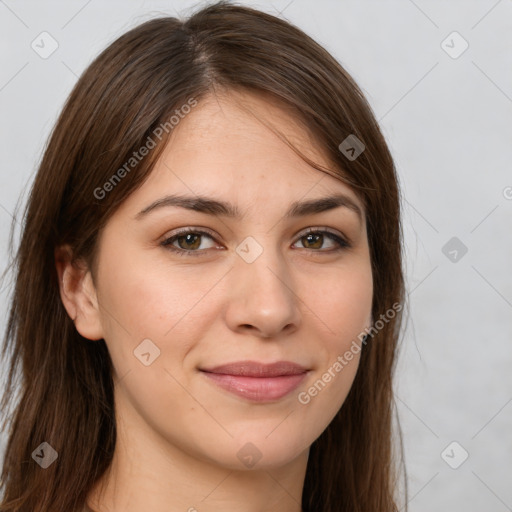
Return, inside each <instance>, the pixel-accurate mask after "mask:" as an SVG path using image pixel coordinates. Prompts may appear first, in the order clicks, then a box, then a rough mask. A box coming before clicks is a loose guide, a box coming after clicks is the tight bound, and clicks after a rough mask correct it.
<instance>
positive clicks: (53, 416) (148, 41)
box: [0, 2, 407, 512]
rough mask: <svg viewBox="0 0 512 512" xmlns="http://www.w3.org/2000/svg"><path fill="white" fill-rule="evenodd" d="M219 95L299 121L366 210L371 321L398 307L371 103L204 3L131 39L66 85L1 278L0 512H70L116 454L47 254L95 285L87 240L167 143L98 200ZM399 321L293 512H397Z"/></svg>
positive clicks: (381, 337)
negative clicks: (7, 294)
mask: <svg viewBox="0 0 512 512" xmlns="http://www.w3.org/2000/svg"><path fill="white" fill-rule="evenodd" d="M218 87H222V88H225V89H227V90H229V89H234V88H240V89H243V90H245V91H254V92H260V93H265V94H270V95H272V97H274V98H277V99H280V100H281V102H283V104H285V105H287V106H288V107H289V108H290V109H292V110H293V111H294V112H297V113H298V115H299V116H300V119H301V120H302V121H303V123H304V126H305V127H307V129H308V130H310V131H311V132H312V133H313V134H314V135H315V137H316V140H317V141H318V144H319V145H320V147H321V148H322V149H323V151H324V153H325V154H326V155H327V156H328V158H329V159H330V161H332V162H333V168H329V169H326V168H324V167H320V166H316V168H317V169H319V170H320V171H322V172H329V173H330V174H331V175H332V176H335V177H336V178H338V179H340V180H343V181H344V182H346V183H349V184H350V186H351V187H353V188H354V190H355V191H356V193H357V194H358V195H359V197H360V198H361V200H362V201H363V203H364V205H365V210H366V220H367V227H368V241H369V247H370V255H371V262H372V272H373V279H374V282H373V286H374V297H373V305H372V313H373V318H374V319H378V318H382V314H383V313H385V312H386V311H388V310H389V309H390V308H391V307H392V305H393V304H403V301H404V299H405V297H404V282H403V270H402V243H401V240H402V234H401V232H402V230H401V223H400V195H399V187H398V183H397V176H396V172H395V167H394V163H393V159H392V157H391V154H390V152H389V150H388V147H387V145H386V142H385V140H384V138H383V136H382V134H381V131H380V129H379V126H378V124H377V122H376V120H375V117H374V115H373V112H372V110H371V108H370V106H369V105H368V103H367V101H366V99H365V98H364V96H363V93H362V92H361V90H360V89H359V87H358V86H357V85H356V83H355V82H354V80H353V79H352V78H351V77H350V76H349V74H348V73H347V72H346V71H345V70H344V68H343V67H342V66H341V65H340V64H339V63H338V62H337V61H336V60H335V59H334V58H333V57H332V56H331V55H330V54H329V53H328V52H327V51H326V50H325V49H323V48H322V47H321V46H319V45H318V44H317V43H316V42H314V41H313V40H312V39H311V38H310V37H308V36H307V35H306V34H304V33H303V32H302V31H301V30H299V29H298V28H296V27H295V26H293V25H292V24H290V23H288V22H286V21H284V20H281V19H279V18H277V17H274V16H271V15H269V14H265V13H263V12H260V11H258V10H254V9H251V8H248V7H243V6H238V5H234V4H230V3H227V2H218V3H215V4H212V5H209V6H206V7H204V8H203V9H201V10H199V11H198V12H196V13H195V14H193V15H192V16H191V17H190V18H188V19H187V20H185V21H181V20H179V19H176V18H173V17H160V18H157V19H153V20H150V21H147V22H145V23H143V24H141V25H139V26H137V27H135V28H134V29H132V30H130V31H129V32H127V33H125V34H124V35H122V36H121V37H119V38H118V39H117V40H115V41H114V42H113V43H112V44H111V45H110V46H109V47H108V48H106V49H105V50H104V51H103V52H102V53H101V54H100V55H99V56H98V57H97V58H96V59H95V60H94V61H93V62H92V63H91V64H90V65H89V67H88V68H87V69H86V70H85V72H84V73H83V74H82V76H81V77H80V79H79V80H78V82H77V83H76V85H75V87H74V89H73V91H72V92H71V94H70V96H69V98H68V100H67V102H66V104H65V106H64V108H63V111H62V113H61V115H60V117H59V119H58V121H57V123H56V126H55V128H54V130H53V132H52V134H51V136H50V139H49V142H48V145H47V147H46V150H45V152H44V155H43V158H42V161H41V164H40V166H39V169H38V172H37V175H36V177H35V180H34V182H33V185H32V189H31V193H30V197H29V200H28V203H27V206H26V208H25V210H24V212H23V215H24V219H23V220H24V223H23V230H22V236H21V241H20V245H19V247H18V250H17V252H16V255H15V258H13V259H12V262H11V264H10V267H9V268H8V270H10V269H14V275H15V282H14V289H13V292H12V302H11V307H10V311H9V317H8V323H7V328H6V332H5V338H4V347H3V355H4V357H5V358H6V359H8V362H9V374H8V385H7V387H6V389H5V393H4V396H3V400H2V409H3V411H4V413H5V414H6V419H5V423H4V429H7V430H8V432H9V438H8V443H7V448H6V452H5V459H4V462H3V470H2V482H1V488H2V491H3V501H2V504H1V505H0V510H1V511H4V512H7V511H9V512H13V511H20V512H35V511H45V512H46V511H59V512H60V511H63V510H66V511H75V510H81V508H82V507H83V506H84V504H85V499H86V496H87V495H88V493H89V491H90V490H91V489H92V487H93V485H94V483H95V482H96V481H97V480H98V479H99V478H100V477H101V475H103V474H104V472H105V470H106V469H107V468H108V467H109V464H110V463H111V460H112V456H113V453H114V447H115V443H116V424H115V416H114V402H113V400H114V399H113V390H114V384H115V382H114V377H113V376H112V367H111V361H110V357H109V353H108V351H107V347H106V345H105V342H104V340H99V341H90V340H87V339H85V338H83V337H82V336H81V335H80V334H79V333H78V332H77V330H76V328H75V326H74V323H73V320H72V319H71V318H70V317H69V316H68V315H67V313H66V310H65V309H64V307H63V304H62V302H61V298H60V295H59V285H58V276H57V272H56V268H55V249H56V248H57V247H59V246H60V245H62V244H70V246H71V248H72V250H73V256H74V261H76V262H78V261H85V262H87V264H88V265H89V268H90V269H92V272H93V276H94V271H95V268H96V267H95V262H96V256H97V250H96V249H97V244H96V242H97V239H98V233H99V232H100V230H101V229H102V228H103V226H105V224H106V223H107V221H108V219H109V217H110V216H111V215H112V213H113V212H114V211H115V210H116V208H117V207H118V206H119V205H120V204H121V202H122V201H123V200H124V199H126V198H127V196H128V195H129V194H130V193H132V192H133V191H134V190H135V189H136V188H137V187H139V186H140V185H141V184H142V183H143V182H144V180H145V179H146V178H147V177H148V176H149V173H150V172H151V170H152V168H153V166H154V164H155V162H156V160H157V158H158V157H159V155H160V154H161V151H162V148H163V147H164V145H165V142H166V140H167V137H168V134H167V132H165V133H163V134H162V137H161V140H159V141H158V144H157V146H156V148H155V149H154V150H152V151H151V152H150V153H149V154H148V155H147V156H146V157H145V158H143V159H142V160H141V161H140V162H138V164H137V165H136V166H135V167H134V168H133V169H131V170H130V172H127V173H125V175H123V179H122V180H119V181H118V182H116V183H115V186H113V187H110V188H111V190H110V191H109V193H108V194H103V195H100V194H99V193H98V188H101V187H102V186H103V185H104V184H105V183H107V182H109V180H111V178H112V176H113V174H114V172H115V171H116V170H117V169H119V168H121V167H122V166H123V164H125V163H126V162H127V161H129V159H130V158H131V157H132V156H133V152H134V151H137V150H138V149H139V148H141V147H142V146H143V145H144V144H146V143H147V140H148V136H150V135H151V134H152V133H154V130H155V128H156V127H158V126H159V125H161V124H162V123H165V122H166V121H168V119H169V118H170V117H171V116H172V115H173V113H174V112H175V110H176V109H178V108H180V106H182V105H184V104H186V103H187V101H189V100H190V98H194V99H195V100H196V101H199V100H200V99H201V97H204V96H205V95H207V94H209V93H211V92H212V91H213V90H214V88H218ZM159 133H160V132H159ZM350 135H352V136H356V137H357V138H358V139H359V140H360V141H362V142H363V143H364V146H365V149H364V151H363V152H362V153H361V154H360V155H359V156H358V157H357V158H347V154H346V153H343V152H342V151H340V148H339V146H340V143H342V142H343V141H344V140H345V139H346V138H347V137H348V136H350ZM103 196H104V197H103ZM13 227H14V225H13ZM11 245H12V233H11ZM11 251H12V249H11ZM398 309H400V308H398ZM401 321H402V320H401V313H400V311H397V310H395V314H394V315H393V317H392V318H388V317H387V320H386V322H381V323H382V324H383V326H382V328H380V329H378V332H376V333H375V334H374V333H372V334H371V340H370V341H369V342H368V343H367V344H366V345H365V346H364V348H363V349H362V351H361V360H360V366H359V368H358V371H357V374H356V377H355V380H354V383H353V385H352V388H351V390H350V392H349V394H348V396H347V398H346V401H345V403H344V404H343V406H342V407H341V409H340V410H339V412H338V413H337V415H336V416H335V418H334V419H333V421H332V422H331V423H330V424H329V426H328V427H327V428H326V429H325V430H324V432H323V433H322V434H321V435H320V437H319V438H318V439H316V440H315V442H314V443H313V444H312V446H311V450H310V456H309V460H308V465H307V472H306V478H305V485H304V490H303V496H302V506H303V510H304V511H307V512H316V511H318V512H334V511H336V512H343V511H346V512H348V511H350V512H377V511H378V512H395V511H397V510H398V505H397V503H396V500H397V498H396V495H395V491H396V488H397V482H398V474H399V472H398V469H399V468H398V464H397V461H398V460H400V462H401V465H403V459H402V452H403V447H402V437H401V432H400V427H399V424H398V425H397V426H398V433H399V434H400V435H399V443H398V447H399V451H398V453H395V452H394V446H395V445H396V443H395V441H396V439H393V435H392V434H393V428H392V427H393V425H392V423H393V412H395V413H396V409H395V408H394V407H395V403H394V401H393V392H392V376H393V373H394V366H395V361H396V354H397V349H398V339H399V334H400V325H401ZM15 398H16V400H15ZM8 409H12V410H11V412H9V413H8V412H7V411H8ZM43 442H48V443H49V444H50V445H51V447H53V448H54V449H55V450H56V452H57V454H58V459H57V462H56V463H53V464H51V465H50V466H49V467H48V468H46V469H42V468H41V467H40V466H39V465H38V464H36V462H35V461H34V460H33V457H32V454H33V452H34V450H36V448H38V447H39V446H40V445H41V443H43ZM400 467H401V466H400ZM404 480H405V478H404ZM405 494H406V495H407V485H405Z"/></svg>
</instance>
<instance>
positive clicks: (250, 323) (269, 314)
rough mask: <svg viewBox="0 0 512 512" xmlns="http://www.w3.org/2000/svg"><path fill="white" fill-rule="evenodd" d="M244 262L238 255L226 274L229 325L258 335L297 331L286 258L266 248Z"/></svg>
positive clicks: (294, 297)
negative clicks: (227, 280)
mask: <svg viewBox="0 0 512 512" xmlns="http://www.w3.org/2000/svg"><path fill="white" fill-rule="evenodd" d="M248 261H250V260H246V259H244V258H243V257H238V258H237V259H236V260H235V266H234V268H233V269H232V271H231V272H230V273H229V279H230V283H229V290H230V294H229V303H228V307H227V312H226V321H227V323H228V325H229V327H230V328H231V329H232V330H233V331H235V332H240V333H243V332H246V333H247V332H251V331H252V334H253V335H256V336H259V337H261V338H277V337H279V336H280V335H282V334H283V333H285V332H286V333H287V334H290V333H292V332H294V331H295V330H297V329H298V327H299V325H300V319H301V315H300V309H299V303H300V299H299V297H298V296H297V293H296V291H295V290H294V286H293V282H292V277H291V275H290V271H289V267H288V266H287V263H286V261H284V259H283V257H282V256H281V255H279V254H278V252H277V250H271V249H270V248H264V249H263V252H262V253H261V254H260V255H259V256H258V257H257V258H256V259H255V260H254V261H252V262H251V263H249V262H248Z"/></svg>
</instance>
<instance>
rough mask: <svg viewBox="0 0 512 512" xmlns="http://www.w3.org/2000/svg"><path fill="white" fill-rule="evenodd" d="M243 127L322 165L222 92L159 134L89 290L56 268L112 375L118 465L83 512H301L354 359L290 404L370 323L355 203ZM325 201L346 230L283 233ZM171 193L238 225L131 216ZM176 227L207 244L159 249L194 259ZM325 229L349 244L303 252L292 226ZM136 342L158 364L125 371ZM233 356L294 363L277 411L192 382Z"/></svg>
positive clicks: (193, 215) (172, 213) (305, 222)
mask: <svg viewBox="0 0 512 512" xmlns="http://www.w3.org/2000/svg"><path fill="white" fill-rule="evenodd" d="M247 109H249V110H250V112H252V113H253V114H254V115H253V114H251V113H250V112H248V110H247ZM258 119H264V120H265V121H266V122H271V123H272V125H273V126H274V127H275V128H277V129H278V130H279V131H280V132H281V133H283V134H285V135H286V137H287V138H288V139H289V140H290V141H291V142H293V143H294V144H298V146H297V147H299V148H300V149H301V151H303V152H304V153H305V154H306V155H307V156H309V157H311V158H313V159H314V160H315V161H316V162H318V163H320V164H323V165H327V166H328V165H329V162H328V160H327V159H326V157H325V156H324V155H322V153H320V152H319V149H318V148H319V145H318V144H317V143H315V141H314V140H313V139H312V136H311V134H309V133H308V132H306V131H305V130H304V128H302V127H301V126H300V124H299V123H298V122H297V120H296V119H295V118H294V117H292V116H291V114H290V113H289V110H288V112H286V111H284V109H283V108H282V105H279V104H278V103H276V102H275V101H273V100H270V99H269V98H268V97H263V96H260V95H255V94H248V93H240V92H237V93H235V92H233V91H232V92H230V93H225V94H218V95H216V96H209V97H207V98H205V99H202V100H201V102H200V103H199V104H198V106H196V107H195V108H194V109H193V110H192V111H191V113H190V114H188V115H187V116H186V117H185V118H184V119H183V120H181V121H180V123H179V125H178V126H176V127H175V128H174V130H173V132H172V136H171V139H170V141H169V143H168V145H167V147H166V149H165V152H164V153H163V155H162V156H161V158H160V159H159V161H158V163H157V165H156V166H155V168H154V170H153V171H152V173H151V175H150V176H149V178H148V180H147V181H146V182H145V183H144V184H143V185H142V187H140V188H139V189H137V190H136V191H135V192H134V193H132V194H131V195H130V196H129V197H128V198H127V199H126V201H125V202H124V203H123V204H122V205H121V206H120V207H119V208H118V210H117V211H116V212H115V213H114V215H113V216H112V217H111V218H110V220H109V222H108V224H107V225H106V227H105V229H104V230H103V231H102V232H101V235H100V240H99V259H98V262H99V263H98V270H97V275H95V276H94V278H93V276H92V275H91V272H90V271H89V269H87V268H86V267H85V266H82V267H77V266H72V265H71V264H70V263H69V259H68V258H67V256H66V255H67V254H69V251H68V250H67V249H68V248H67V247H63V248H62V250H60V251H59V252H58V253H57V258H56V263H57V269H58V273H59V279H60V287H61V297H62V301H63V304H64V306H65V307H66V309H67V311H68V314H69V315H70V317H71V318H73V319H74V322H75V325H76V328H77V330H78V331H79V332H80V334H81V335H82V336H84V337H85V338H88V339H90V340H98V339H102V338H103V339H104V340H105V342H106V344H107V346H108V349H109V352H110V354H111V357H112V360H113V365H114V369H115V375H114V381H115V406H116V420H117V429H118V432H117V444H116V451H115V455H114V460H113V463H112V465H111V468H110V470H109V471H108V472H107V473H106V474H105V475H104V477H103V478H102V479H101V480H100V482H99V483H98V485H97V486H96V487H95V489H94V490H93V492H91V493H90V495H89V498H88V504H89V506H90V507H91V508H92V509H93V510H97V511H101V512H104V511H111V512H120V511H125V512H130V511H140V510H152V511H155V512H163V511H165V512H175V511H180V512H184V511H189V512H193V511H194V510H199V511H201V512H203V511H207V512H217V511H219V512H220V511H222V512H230V511H237V512H240V511H242V510H243V511H245V512H256V511H258V512H264V511H275V510H281V511H284V512H298V511H300V510H301V506H300V503H301V496H302V489H303V485H304V477H305V472H306V465H307V459H308V454H309V447H310V445H311V444H312V443H313V441H315V439H317V438H318V436H319V435H320V434H321V433H322V432H323V430H324V429H325V428H326V427H327V426H328V424H329V423H330V421H331V420H332V419H333V417H334V416H335V414H336V413H337V412H338V410H339V409H340V407H341V406H342V404H343V402H344V400H345V398H346V396H347V394H348V392H349V390H350V387H351V385H352V382H353V380H354V377H355V374H356V371H357V368H358V364H359V357H360V356H359V354H355V355H354V357H353V359H352V360H351V361H350V362H349V363H348V364H347V365H346V366H345V367H344V368H343V370H342V371H340V372H338V373H336V376H335V377H333V378H332V379H331V380H330V382H329V383H328V384H327V385H326V386H325V387H324V388H323V389H322V390H321V391H320V392H318V394H317V395H316V396H314V397H311V400H310V401H309V403H307V404H302V403H300V402H299V401H298V399H297V396H298V394H299V392H301V391H304V390H306V391H307V390H308V388H310V387H311V386H312V385H313V383H315V382H316V381H318V379H320V378H321V377H322V375H323V374H324V373H325V372H326V371H327V369H328V368H329V367H332V366H333V364H334V362H335V361H336V360H337V358H338V356H341V355H343V354H344V353H345V352H346V351H347V350H348V349H349V347H350V345H351V343H352V342H353V341H354V340H356V339H357V336H358V335H359V334H360V333H361V332H362V331H363V330H364V328H365V327H369V326H370V322H371V304H372V294H373V288H372V274H371V264H370V255H369V248H368V241H367V232H366V224H365V219H364V208H363V205H362V203H361V201H360V200H359V199H358V197H357V195H356V194H355V193H354V192H353V191H352V190H351V189H350V188H349V187H348V186H347V185H345V184H344V183H343V182H341V181H340V180H338V179H336V178H334V177H331V176H329V175H327V174H325V173H322V172H320V171H318V170H316V169H314V168H312V167H310V166H309V165H308V164H307V163H306V162H304V161H303V160H302V159H301V158H300V157H299V156H298V155H297V154H296V153H294V152H293V151H292V149H291V148H290V147H289V146H287V145H286V144H285V143H284V142H283V141H282V140H280V139H279V138H278V137H277V136H276V135H275V134H274V133H273V132H272V131H271V130H269V129H268V128H267V127H265V126H264V124H263V123H262V122H261V121H259V120H258ZM331 168H332V166H331ZM338 192H339V193H343V194H345V195H346V196H348V197H349V198H350V199H351V200H352V201H353V202H354V203H355V204H356V205H358V206H359V208H360V209H361V211H362V213H363V215H362V219H359V217H358V216H357V214H356V213H355V212H354V211H353V210H352V209H350V208H347V207H338V208H335V209H332V210H329V211H325V212H322V213H316V214H311V215H308V216H305V217H297V218H290V219H288V218H284V214H285V212H286V211H287V210H288V207H289V205H290V204H291V203H292V202H294V201H304V200H309V199H316V198H320V197H324V196H329V195H332V194H333V193H338ZM170 193H174V194H178V193H179V194H186V195H192V196H194V195H195V194H201V195H205V196H211V197H215V198H216V199H219V200H223V201H226V202H230V203H232V204H234V205H236V206H237V207H238V208H239V209H240V210H241V212H242V213H243V214H244V216H243V217H242V218H240V219H231V218H228V217H225V216H215V215H208V214H206V213H200V212H194V211H191V210H186V209H183V208H178V207H165V208H160V209H155V210H154V211H153V212H151V213H149V214H148V215H146V216H144V217H143V218H142V219H140V220H137V219H135V216H136V214H137V213H138V212H139V211H141V210H142V209H144V208H145V207H146V206H148V205H149V204H151V203H152V202H153V201H155V200H157V199H159V198H161V197H163V196H164V195H166V194H170ZM185 227H193V228H208V229H209V230H211V231H212V232H213V233H215V236H214V237H213V238H210V237H208V236H205V235H202V236H200V237H199V238H196V239H193V240H189V241H188V242H187V240H186V239H185V238H184V237H182V238H181V242H180V241H179V240H176V239H175V241H174V243H173V245H174V247H176V248H177V249H179V248H181V249H182V250H184V249H186V248H188V249H189V250H196V251H198V252H199V251H201V252H202V255H200V256H195V255H185V256H179V255H177V254H175V253H172V252H171V251H170V250H169V249H168V248H166V247H164V246H162V245H161V242H162V241H164V240H165V239H166V238H169V237H170V236H172V235H173V234H175V233H176V230H177V229H178V228H185ZM325 227H327V228H329V229H331V230H332V231H334V232H335V233H336V234H338V235H340V236H342V237H345V238H348V239H349V240H350V243H351V246H350V247H349V248H342V249H341V250H340V251H336V252H334V251H333V249H335V248H337V247H338V244H337V242H336V241H335V240H333V239H331V238H330V237H329V236H328V235H327V234H324V236H323V241H322V236H321V235H319V236H317V237H316V238H315V237H314V238H313V239H312V240H311V241H309V243H308V239H307V238H306V237H305V235H304V234H303V232H304V231H305V230H306V229H307V228H318V230H320V229H322V228H325ZM249 236H250V237H253V238H254V239H255V240H256V241H257V243H258V244H259V246H261V248H262V249H263V252H262V253H261V254H260V255H259V256H258V257H257V258H256V259H255V261H253V262H252V263H248V262H247V261H246V260H244V259H243V258H242V257H241V256H240V255H239V253H237V252H236V249H237V247H238V246H239V245H240V244H241V242H242V241H244V240H245V239H246V238H247V237H249ZM180 244H181V245H180ZM250 250H251V251H254V250H255V249H254V247H253V248H251V249H250ZM144 339H150V340H151V341H152V342H153V343H154V344H155V345H156V346H157V347H158V349H159V350H160V355H159V357H157V358H156V359H155V360H154V361H153V362H152V363H151V364H150V365H149V366H145V365H144V364H142V363H141V361H140V360H139V359H138V358H137V357H135V356H134V350H135V349H136V347H137V346H138V345H139V344H140V343H141V341H142V340H144ZM246 359H250V360H255V361H260V362H274V361H279V360H288V361H294V362H296V363H299V364H301V365H303V366H305V367H307V368H308V369H310V372H309V373H308V375H307V377H306V380H305V381H303V383H302V384H301V385H300V386H299V388H297V389H296V390H294V391H292V392H291V393H290V394H289V395H287V396H285V397H284V398H281V399H279V400H275V401H273V402H270V403H258V402H253V401H250V400H248V399H245V398H242V397H239V396H236V395H234V394H232V393H230V392H228V391H225V390H223V389H221V388H219V387H218V386H216V385H215V384H213V383H212V382H211V381H210V380H209V379H207V378H206V377H205V376H204V374H202V373H201V372H200V371H199V370H198V368H200V367H203V368H204V367H206V366H210V367H211V366H215V365H219V364H224V363H227V362H233V361H240V360H246ZM248 442H250V443H252V444H253V445H254V446H255V447H256V449H257V450H258V452H259V453H260V454H261V458H260V459H259V461H258V462H257V463H256V465H254V466H253V467H251V468H249V467H247V466H245V465H244V464H243V463H242V462H241V461H240V460H239V458H238V457H237V453H238V452H239V450H240V449H241V448H242V447H243V446H244V445H246V443H248ZM253 450H254V449H253Z"/></svg>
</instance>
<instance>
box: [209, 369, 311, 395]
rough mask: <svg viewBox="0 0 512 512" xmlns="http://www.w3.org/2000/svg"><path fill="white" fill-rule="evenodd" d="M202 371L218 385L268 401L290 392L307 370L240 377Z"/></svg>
mask: <svg viewBox="0 0 512 512" xmlns="http://www.w3.org/2000/svg"><path fill="white" fill-rule="evenodd" d="M202 373H203V374H204V375H206V376H207V377H208V378H209V379H210V380H212V381H213V382H214V383H215V384H217V385H218V386H219V387H221V388H223V389H225V390H227V391H230V392H231V393H233V394H235V395H238V396H241V397H243V398H247V399H249V400H253V401H255V402H269V401H272V400H279V399H280V398H283V397H284V396H286V395H287V394H288V393H291V392H292V391H293V390H294V389H295V388H296V387H297V386H298V385H299V384H300V383H301V382H302V381H303V380H304V378H305V377H306V375H307V372H304V373H299V374H297V375H281V376H279V377H241V376H239V375H226V374H223V373H210V372H204V371H203V372H202Z"/></svg>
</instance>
